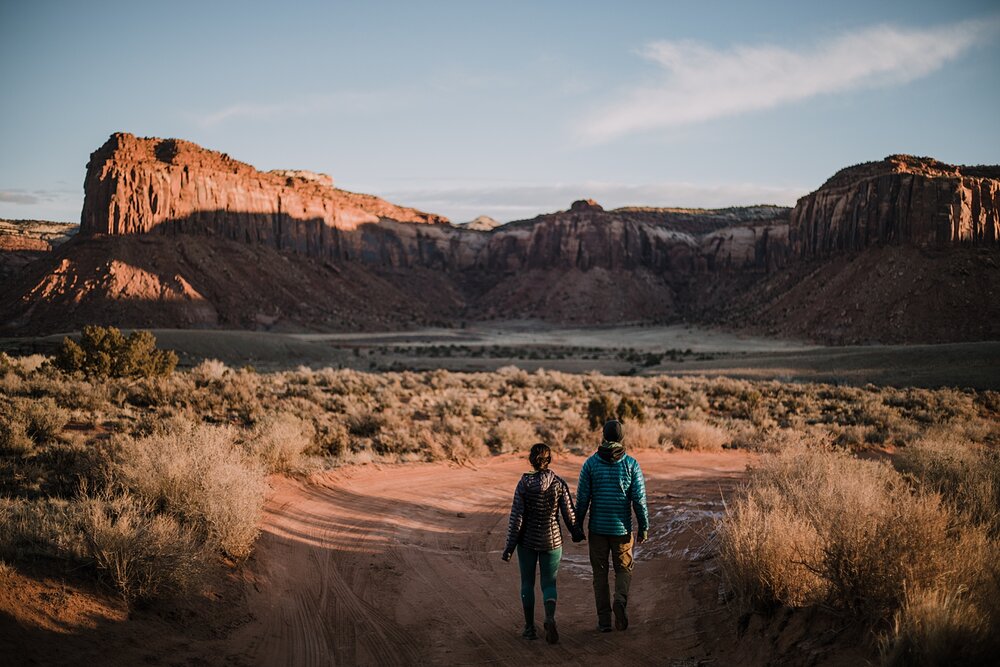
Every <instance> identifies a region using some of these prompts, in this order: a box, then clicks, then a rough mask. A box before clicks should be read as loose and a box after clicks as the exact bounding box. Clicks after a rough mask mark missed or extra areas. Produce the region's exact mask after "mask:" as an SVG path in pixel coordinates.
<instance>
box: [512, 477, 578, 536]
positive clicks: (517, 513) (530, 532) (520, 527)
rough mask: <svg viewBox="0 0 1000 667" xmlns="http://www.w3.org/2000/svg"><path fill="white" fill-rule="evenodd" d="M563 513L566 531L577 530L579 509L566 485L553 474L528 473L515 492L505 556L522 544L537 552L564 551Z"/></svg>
mask: <svg viewBox="0 0 1000 667" xmlns="http://www.w3.org/2000/svg"><path fill="white" fill-rule="evenodd" d="M559 512H562V518H563V523H564V524H565V525H566V527H567V528H569V529H570V530H573V526H574V525H575V524H576V508H575V507H574V506H573V497H572V496H571V495H570V493H569V487H568V486H566V482H564V481H563V480H562V478H561V477H560V476H559V475H557V474H555V473H554V472H552V471H551V470H541V471H537V472H529V473H525V474H524V475H523V476H522V477H521V481H519V482H518V483H517V488H516V489H515V490H514V502H513V504H512V505H511V507H510V523H509V524H508V526H507V546H506V548H505V549H504V552H505V553H511V552H513V551H514V548H515V547H516V546H517V545H518V544H523V545H524V546H526V547H528V548H529V549H534V550H535V551H552V550H553V549H558V548H559V547H561V546H562V532H561V531H560V530H559V522H558V520H557V515H558V514H559Z"/></svg>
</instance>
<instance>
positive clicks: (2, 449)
mask: <svg viewBox="0 0 1000 667" xmlns="http://www.w3.org/2000/svg"><path fill="white" fill-rule="evenodd" d="M34 447H35V442H34V441H33V440H32V439H31V437H30V436H29V435H28V418H27V415H25V414H24V413H22V412H19V411H18V412H15V411H13V410H10V411H7V412H5V414H0V453H3V454H14V455H20V456H23V455H25V454H28V453H29V452H31V450H32V449H34Z"/></svg>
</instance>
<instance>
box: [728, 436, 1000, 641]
mask: <svg viewBox="0 0 1000 667" xmlns="http://www.w3.org/2000/svg"><path fill="white" fill-rule="evenodd" d="M719 529H720V532H719V547H720V556H721V561H722V564H723V571H724V573H725V576H726V580H727V582H728V583H729V585H730V586H731V587H732V589H733V590H734V591H735V592H736V593H737V594H738V595H740V597H741V598H742V600H743V601H744V603H748V604H749V605H750V606H753V607H758V608H771V607H774V606H777V605H785V606H791V607H801V606H809V605H816V604H823V605H827V606H830V607H834V608H838V609H842V610H845V611H848V612H850V613H852V614H854V615H856V616H857V617H859V618H862V619H864V620H865V621H867V622H869V623H870V624H871V625H872V627H874V628H881V627H887V626H888V625H889V623H890V622H894V623H895V628H896V629H895V631H894V632H895V633H896V634H894V635H892V636H890V637H889V638H888V639H886V641H885V644H886V646H887V647H889V649H888V651H889V653H892V652H893V651H896V650H897V648H895V647H896V645H897V644H896V642H897V637H899V639H898V641H900V642H908V643H909V644H910V645H914V642H916V643H917V644H919V643H920V642H924V641H926V642H940V641H944V640H943V639H934V638H932V637H930V636H928V635H923V634H920V633H919V632H918V631H917V630H915V629H914V628H931V627H932V626H933V627H934V628H938V629H940V628H945V627H952V626H954V629H955V631H956V632H959V633H962V632H965V629H963V628H964V626H962V625H961V624H958V625H955V624H952V625H949V623H950V621H948V619H949V618H951V617H953V616H954V609H955V608H957V606H963V608H966V609H967V610H968V611H969V613H972V612H973V611H974V612H975V613H974V614H973V616H972V617H971V618H975V617H976V615H978V616H980V617H983V618H985V619H987V620H984V621H983V623H988V624H996V623H998V622H1000V617H997V616H996V615H991V614H993V612H992V611H990V609H995V607H994V604H993V603H992V602H991V601H992V600H995V599H996V594H997V593H998V592H1000V590H998V588H997V584H998V583H1000V578H998V577H997V576H996V572H997V570H996V566H995V565H993V563H995V561H996V559H997V556H998V555H1000V552H998V550H997V545H996V543H995V542H992V541H990V539H989V538H988V536H987V534H986V532H985V530H984V529H983V528H981V527H980V526H978V525H977V524H974V523H968V522H966V521H963V519H962V517H961V515H959V514H956V512H955V511H954V510H953V509H952V508H951V506H950V505H949V504H948V503H947V502H945V501H944V500H942V497H941V495H939V494H938V493H937V492H935V491H933V490H930V489H925V488H916V489H914V488H913V487H912V486H911V485H910V484H908V483H907V481H906V479H905V478H904V477H903V476H901V475H900V474H899V473H897V472H896V471H895V470H894V469H893V468H891V467H890V466H889V465H888V464H885V463H878V462H872V461H862V460H859V459H856V458H854V457H853V456H851V455H849V454H847V453H845V452H841V451H823V450H820V449H805V448H793V449H791V450H786V451H783V452H780V453H777V454H771V455H767V456H765V457H764V458H763V459H762V462H761V465H760V466H759V467H758V468H756V469H755V470H753V471H752V472H751V476H750V481H749V483H748V485H747V487H746V489H745V492H744V493H743V494H742V495H741V496H740V497H739V498H737V499H736V500H735V502H733V503H732V504H731V505H729V506H728V507H727V508H726V512H725V514H724V516H723V518H722V519H721V520H720V522H719ZM990 572H992V573H993V574H986V575H984V573H990ZM934 601H937V602H939V603H941V604H945V603H947V606H946V607H945V608H942V609H939V610H936V611H933V610H931V609H930V608H929V605H930V604H931V603H932V602H934ZM991 627H992V626H991ZM920 632H923V631H922V630H921V631H920ZM934 632H938V630H934ZM941 632H943V630H941ZM900 633H902V634H900ZM914 633H917V634H914ZM918 634H919V635H920V636H919V637H918V636H917V635H918ZM952 639H953V638H952ZM948 641H951V639H949V640H948ZM898 650H903V649H898ZM974 650H975V651H979V650H981V647H977V648H975V649H974Z"/></svg>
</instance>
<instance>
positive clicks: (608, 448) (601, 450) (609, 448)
mask: <svg viewBox="0 0 1000 667" xmlns="http://www.w3.org/2000/svg"><path fill="white" fill-rule="evenodd" d="M597 455H598V456H600V457H601V460H602V461H604V462H606V463H618V461H620V460H621V458H622V457H623V456H625V445H623V444H622V443H620V442H609V441H607V440H605V441H603V442H602V443H601V446H600V447H598V448H597Z"/></svg>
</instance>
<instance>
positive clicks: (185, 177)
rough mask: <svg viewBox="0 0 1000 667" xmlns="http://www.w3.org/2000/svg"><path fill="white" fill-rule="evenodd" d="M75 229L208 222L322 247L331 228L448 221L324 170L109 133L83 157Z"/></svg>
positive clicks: (111, 230) (206, 225) (275, 241)
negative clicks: (262, 164)
mask: <svg viewBox="0 0 1000 667" xmlns="http://www.w3.org/2000/svg"><path fill="white" fill-rule="evenodd" d="M84 191H85V199H84V204H83V213H82V215H81V219H80V232H81V234H83V235H85V236H89V235H94V234H140V233H145V232H151V231H154V230H158V231H167V230H168V229H169V230H171V231H181V232H188V231H195V232H205V231H210V232H213V233H216V234H219V235H222V236H224V237H227V238H231V239H234V240H240V241H253V242H260V243H264V244H266V245H270V246H272V247H276V248H294V249H299V250H304V251H308V252H309V254H313V255H317V256H322V255H324V254H328V253H330V252H335V251H334V250H331V249H332V248H335V247H336V246H337V240H338V239H337V234H336V233H335V232H337V231H344V230H355V229H357V228H358V226H359V225H362V224H365V223H376V222H378V221H379V220H381V219H392V220H399V221H404V222H414V223H429V224H436V223H442V224H443V223H447V220H446V219H445V218H442V217H440V216H436V215H433V214H429V213H423V212H421V211H417V210H415V209H412V208H405V207H401V206H395V205H393V204H390V203H389V202H386V201H384V200H382V199H379V198H378V197H372V196H369V195H362V194H355V193H353V192H347V191H344V190H338V189H336V188H334V187H333V180H332V179H331V178H330V177H329V176H326V175H325V174H314V173H312V172H306V171H288V170H277V171H272V172H260V171H257V170H256V169H254V168H253V167H251V166H250V165H248V164H245V163H243V162H239V161H237V160H234V159H232V158H230V157H229V156H228V155H226V154H224V153H218V152H215V151H210V150H206V149H204V148H201V147H200V146H197V145H196V144H193V143H191V142H188V141H181V140H179V139H149V138H138V137H135V136H133V135H131V134H127V133H117V134H113V135H112V136H111V138H110V139H108V141H107V142H106V143H105V144H104V145H103V146H101V147H100V148H99V149H97V150H96V151H95V152H94V153H92V154H91V156H90V162H89V163H88V164H87V176H86V180H85V182H84Z"/></svg>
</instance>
